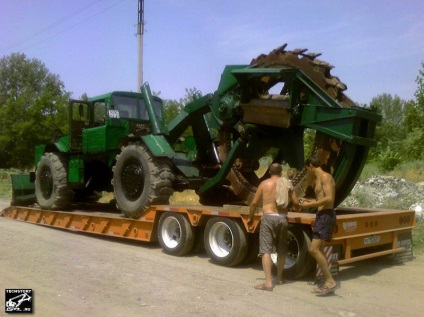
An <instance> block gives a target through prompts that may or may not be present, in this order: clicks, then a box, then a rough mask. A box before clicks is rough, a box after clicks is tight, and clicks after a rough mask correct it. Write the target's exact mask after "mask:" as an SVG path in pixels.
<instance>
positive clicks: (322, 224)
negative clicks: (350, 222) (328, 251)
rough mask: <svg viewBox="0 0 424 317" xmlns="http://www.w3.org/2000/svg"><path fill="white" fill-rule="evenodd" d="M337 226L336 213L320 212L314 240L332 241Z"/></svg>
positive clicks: (316, 222) (327, 210) (331, 210)
mask: <svg viewBox="0 0 424 317" xmlns="http://www.w3.org/2000/svg"><path fill="white" fill-rule="evenodd" d="M335 224H336V212H335V211H334V210H333V209H324V210H318V211H317V215H316V218H315V227H314V233H313V235H312V238H313V239H320V240H324V241H331V238H332V236H333V229H334V225H335Z"/></svg>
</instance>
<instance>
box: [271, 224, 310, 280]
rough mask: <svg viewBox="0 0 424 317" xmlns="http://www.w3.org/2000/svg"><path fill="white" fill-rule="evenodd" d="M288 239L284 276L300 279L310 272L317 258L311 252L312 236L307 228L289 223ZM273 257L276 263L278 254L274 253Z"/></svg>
mask: <svg viewBox="0 0 424 317" xmlns="http://www.w3.org/2000/svg"><path fill="white" fill-rule="evenodd" d="M287 240H288V241H287V244H288V246H287V247H288V251H287V255H286V261H285V264H284V276H286V277H287V278H289V279H298V278H301V277H303V276H305V275H307V274H308V273H310V272H311V271H312V269H313V268H314V266H315V260H314V259H313V257H312V256H311V254H310V253H309V247H310V245H311V238H310V237H309V235H308V234H307V232H305V230H302V229H301V228H299V227H298V226H296V225H293V224H289V228H288V238H287ZM271 258H272V262H273V263H274V264H276V263H277V256H276V254H272V255H271Z"/></svg>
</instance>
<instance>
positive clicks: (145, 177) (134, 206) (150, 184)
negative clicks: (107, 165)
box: [112, 144, 174, 218]
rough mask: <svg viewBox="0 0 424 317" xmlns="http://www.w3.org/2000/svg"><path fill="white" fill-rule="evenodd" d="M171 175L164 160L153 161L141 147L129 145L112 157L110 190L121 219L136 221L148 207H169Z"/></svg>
mask: <svg viewBox="0 0 424 317" xmlns="http://www.w3.org/2000/svg"><path fill="white" fill-rule="evenodd" d="M173 180H174V174H173V173H172V171H171V167H170V164H169V162H168V161H167V159H165V158H161V157H159V158H156V157H153V156H152V155H151V154H150V153H149V151H148V150H147V149H146V148H145V147H144V146H143V145H136V144H132V145H129V146H127V147H126V148H124V149H123V150H122V152H121V153H120V154H118V155H117V156H116V164H115V166H114V167H113V180H112V184H113V188H114V194H115V199H116V203H117V205H118V208H119V209H120V210H121V211H122V213H123V214H124V216H126V217H128V218H138V217H140V215H141V214H142V213H143V212H144V211H146V210H147V209H148V208H149V207H150V206H151V205H154V204H159V205H160V204H163V205H165V204H169V197H171V195H172V194H173V192H174V191H173V189H172V182H173Z"/></svg>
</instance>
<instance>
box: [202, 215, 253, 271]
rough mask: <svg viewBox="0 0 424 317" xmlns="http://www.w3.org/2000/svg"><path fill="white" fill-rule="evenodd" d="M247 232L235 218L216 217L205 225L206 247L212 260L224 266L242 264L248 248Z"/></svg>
mask: <svg viewBox="0 0 424 317" xmlns="http://www.w3.org/2000/svg"><path fill="white" fill-rule="evenodd" d="M247 241H248V240H247V234H246V231H245V230H244V228H243V227H242V225H241V224H240V223H239V222H237V221H234V220H231V219H227V218H223V217H215V218H211V219H209V220H208V222H207V223H206V227H205V249H206V253H207V254H208V255H209V257H210V258H211V260H212V261H213V262H215V263H217V264H220V265H224V266H235V265H237V264H240V263H241V262H242V261H243V260H244V259H245V257H246V254H247V250H248V245H247V244H248V243H247Z"/></svg>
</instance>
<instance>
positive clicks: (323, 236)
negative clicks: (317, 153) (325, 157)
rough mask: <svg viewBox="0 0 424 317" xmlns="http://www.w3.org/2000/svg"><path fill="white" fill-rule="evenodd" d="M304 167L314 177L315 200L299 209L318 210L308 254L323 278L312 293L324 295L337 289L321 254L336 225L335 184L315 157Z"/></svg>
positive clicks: (308, 201) (306, 200)
mask: <svg viewBox="0 0 424 317" xmlns="http://www.w3.org/2000/svg"><path fill="white" fill-rule="evenodd" d="M305 167H306V169H307V170H308V172H309V173H311V174H312V175H314V176H315V189H314V190H315V196H316V200H309V199H305V200H304V202H302V203H301V205H300V208H301V209H309V208H318V211H317V214H316V219H315V227H314V232H313V236H312V243H311V246H310V248H309V252H310V253H311V255H312V256H313V257H314V258H315V260H316V262H317V264H318V265H319V267H320V268H321V271H322V274H323V277H324V284H323V286H322V287H320V288H317V289H314V290H313V291H312V292H313V293H315V294H317V295H325V294H328V293H330V292H334V290H336V288H338V284H337V283H336V281H335V280H334V279H333V277H332V276H331V273H330V268H329V266H328V262H327V259H326V257H325V256H324V253H323V251H324V245H325V241H331V239H332V234H333V228H334V225H335V223H336V213H335V211H334V209H333V208H334V199H335V183H334V179H333V177H332V176H331V174H329V173H327V172H324V171H323V170H322V169H321V165H320V161H319V159H318V158H317V157H310V158H309V159H308V160H307V161H306V162H305Z"/></svg>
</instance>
